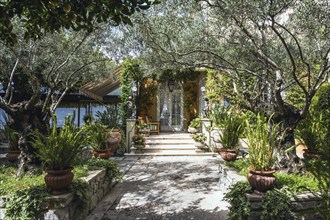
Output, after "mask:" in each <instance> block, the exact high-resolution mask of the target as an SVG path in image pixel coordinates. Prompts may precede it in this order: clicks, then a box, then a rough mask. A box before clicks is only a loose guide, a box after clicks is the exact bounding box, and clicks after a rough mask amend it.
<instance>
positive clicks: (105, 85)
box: [79, 66, 121, 101]
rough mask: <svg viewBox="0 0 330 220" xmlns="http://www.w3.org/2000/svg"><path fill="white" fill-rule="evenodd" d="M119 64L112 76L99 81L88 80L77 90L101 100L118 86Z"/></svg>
mask: <svg viewBox="0 0 330 220" xmlns="http://www.w3.org/2000/svg"><path fill="white" fill-rule="evenodd" d="M120 71H121V66H119V67H117V68H116V69H115V73H114V76H113V78H111V79H104V80H102V81H101V82H88V83H87V84H85V85H84V86H82V87H81V88H80V89H79V92H81V93H83V94H84V95H86V96H88V97H90V98H93V99H95V100H97V101H103V98H104V97H105V96H106V95H107V94H109V93H110V92H112V91H114V90H115V89H117V88H118V87H119V86H120Z"/></svg>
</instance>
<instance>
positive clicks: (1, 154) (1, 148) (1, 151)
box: [0, 143, 8, 159]
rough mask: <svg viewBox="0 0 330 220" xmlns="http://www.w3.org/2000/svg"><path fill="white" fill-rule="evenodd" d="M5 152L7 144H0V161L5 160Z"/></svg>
mask: <svg viewBox="0 0 330 220" xmlns="http://www.w3.org/2000/svg"><path fill="white" fill-rule="evenodd" d="M7 151H8V144H7V143H0V159H4V158H6V154H7Z"/></svg>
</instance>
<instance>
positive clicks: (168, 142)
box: [146, 139, 195, 145]
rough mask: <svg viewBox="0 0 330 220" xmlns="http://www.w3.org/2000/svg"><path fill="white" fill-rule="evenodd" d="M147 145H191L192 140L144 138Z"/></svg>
mask: <svg viewBox="0 0 330 220" xmlns="http://www.w3.org/2000/svg"><path fill="white" fill-rule="evenodd" d="M146 144H149V145H187V144H188V145H191V144H192V145H193V144H195V141H194V140H148V139H147V140H146Z"/></svg>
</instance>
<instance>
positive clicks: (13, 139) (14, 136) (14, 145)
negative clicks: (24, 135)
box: [0, 114, 19, 150]
mask: <svg viewBox="0 0 330 220" xmlns="http://www.w3.org/2000/svg"><path fill="white" fill-rule="evenodd" d="M2 117H3V119H4V121H0V124H1V125H2V129H1V130H0V132H1V133H2V134H3V136H4V137H5V138H6V139H7V140H8V145H9V149H10V150H19V148H18V138H19V136H18V132H17V131H15V130H14V129H12V128H11V127H10V124H11V122H10V121H11V120H10V118H9V117H10V116H7V115H6V114H3V115H2Z"/></svg>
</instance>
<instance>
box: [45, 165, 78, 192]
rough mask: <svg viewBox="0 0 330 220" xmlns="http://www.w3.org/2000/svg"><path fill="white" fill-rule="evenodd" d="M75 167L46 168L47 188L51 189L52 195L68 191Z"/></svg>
mask: <svg viewBox="0 0 330 220" xmlns="http://www.w3.org/2000/svg"><path fill="white" fill-rule="evenodd" d="M72 169H73V168H69V169H65V170H50V169H46V172H47V174H46V176H45V178H44V179H45V183H46V186H47V188H49V189H51V194H52V195H61V194H65V193H67V192H68V186H69V185H70V184H71V183H72V180H73V173H72V172H71V171H72Z"/></svg>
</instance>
